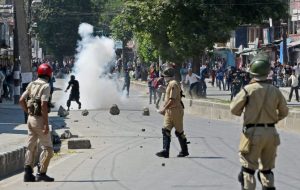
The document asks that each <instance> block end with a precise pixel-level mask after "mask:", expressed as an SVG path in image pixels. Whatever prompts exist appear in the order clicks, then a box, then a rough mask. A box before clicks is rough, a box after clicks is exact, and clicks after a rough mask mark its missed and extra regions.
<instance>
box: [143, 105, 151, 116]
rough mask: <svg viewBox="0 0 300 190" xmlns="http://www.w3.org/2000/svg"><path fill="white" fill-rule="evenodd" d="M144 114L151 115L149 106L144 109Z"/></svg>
mask: <svg viewBox="0 0 300 190" xmlns="http://www.w3.org/2000/svg"><path fill="white" fill-rule="evenodd" d="M143 115H144V116H149V115H150V111H149V108H147V107H145V108H144V109H143Z"/></svg>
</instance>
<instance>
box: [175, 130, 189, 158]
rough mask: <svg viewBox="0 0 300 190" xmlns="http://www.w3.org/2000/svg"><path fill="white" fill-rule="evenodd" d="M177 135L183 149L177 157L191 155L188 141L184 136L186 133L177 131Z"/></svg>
mask: <svg viewBox="0 0 300 190" xmlns="http://www.w3.org/2000/svg"><path fill="white" fill-rule="evenodd" d="M175 134H176V136H177V138H178V141H179V144H180V147H181V151H180V152H179V154H178V155H177V157H186V156H188V155H189V151H188V146H187V144H188V142H187V139H186V137H185V135H184V132H181V133H178V132H177V131H175Z"/></svg>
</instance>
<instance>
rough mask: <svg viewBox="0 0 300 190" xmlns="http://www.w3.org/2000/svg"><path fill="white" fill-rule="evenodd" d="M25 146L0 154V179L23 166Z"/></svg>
mask: <svg viewBox="0 0 300 190" xmlns="http://www.w3.org/2000/svg"><path fill="white" fill-rule="evenodd" d="M25 152H26V148H25V147H20V148H18V149H16V150H13V151H10V152H5V153H2V154H0V179H1V178H4V177H7V176H9V175H11V174H14V173H15V172H17V171H20V170H21V169H22V168H24V161H25Z"/></svg>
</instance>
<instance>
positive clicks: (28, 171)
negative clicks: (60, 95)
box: [19, 64, 54, 182]
mask: <svg viewBox="0 0 300 190" xmlns="http://www.w3.org/2000/svg"><path fill="white" fill-rule="evenodd" d="M37 72H38V79H37V80H35V81H33V82H31V83H30V84H29V85H28V87H27V88H26V91H25V92H24V93H23V94H22V96H21V98H20V100H19V102H20V105H21V107H22V108H23V110H24V111H25V112H26V113H28V115H29V116H28V121H27V125H28V138H27V151H26V155H25V174H24V182H34V181H54V179H53V178H51V177H49V176H47V175H46V172H47V168H48V165H49V162H50V159H51V158H52V156H53V145H52V141H51V136H50V133H49V126H48V101H49V98H50V86H49V83H48V82H49V80H50V78H51V76H52V69H51V67H50V66H49V65H48V64H41V65H40V66H39V68H38V71H37ZM37 140H39V142H40V144H41V147H42V152H41V155H40V160H39V164H38V173H37V175H36V177H35V176H34V175H33V168H34V164H35V161H34V158H35V153H36V148H37V147H36V146H37Z"/></svg>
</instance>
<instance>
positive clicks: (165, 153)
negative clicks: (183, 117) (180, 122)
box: [156, 128, 171, 158]
mask: <svg viewBox="0 0 300 190" xmlns="http://www.w3.org/2000/svg"><path fill="white" fill-rule="evenodd" d="M162 134H163V150H162V151H160V152H158V153H156V156H158V157H163V158H169V152H170V143H171V133H170V131H169V130H168V129H164V128H163V129H162Z"/></svg>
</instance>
